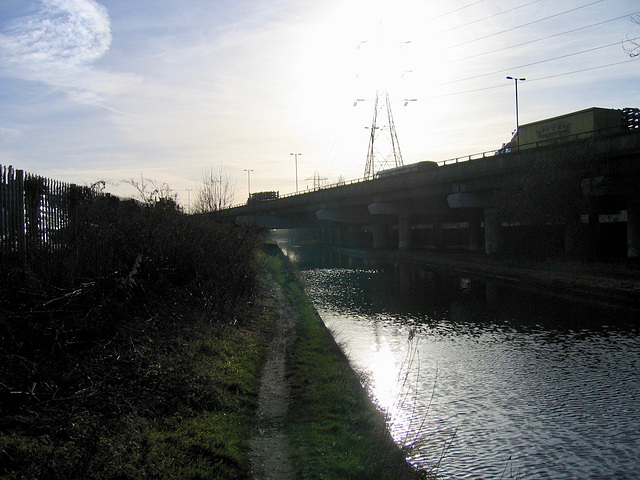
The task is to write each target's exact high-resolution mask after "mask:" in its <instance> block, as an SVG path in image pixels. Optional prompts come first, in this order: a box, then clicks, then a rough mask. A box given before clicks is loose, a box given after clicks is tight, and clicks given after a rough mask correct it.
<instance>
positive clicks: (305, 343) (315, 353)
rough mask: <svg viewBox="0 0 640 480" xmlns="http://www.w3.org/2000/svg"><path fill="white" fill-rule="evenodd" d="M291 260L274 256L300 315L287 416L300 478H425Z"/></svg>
mask: <svg viewBox="0 0 640 480" xmlns="http://www.w3.org/2000/svg"><path fill="white" fill-rule="evenodd" d="M283 262H284V263H285V265H283ZM286 263H287V262H286V259H285V258H283V257H278V256H269V257H268V261H267V265H268V268H269V269H270V270H271V272H272V274H273V276H274V277H275V278H276V279H277V280H278V281H279V282H280V283H281V284H282V286H283V291H284V294H285V296H286V297H287V299H288V301H289V302H290V303H291V304H292V305H293V306H294V309H295V310H296V311H297V312H299V315H300V319H299V323H298V331H297V336H296V340H295V341H294V345H293V348H292V351H291V352H290V365H289V368H290V373H291V377H292V389H291V397H292V398H291V402H290V406H289V413H288V419H287V425H288V427H287V431H288V434H289V436H290V438H291V445H292V446H293V452H292V459H293V462H294V468H295V469H296V473H297V477H296V478H298V479H309V480H315V479H325V480H326V479H336V480H338V479H340V480H344V479H372V480H373V479H376V480H379V479H402V478H414V479H415V478H420V477H419V474H418V473H417V472H415V471H414V470H413V469H412V468H411V467H410V466H409V465H408V463H407V462H406V461H405V459H404V456H403V455H402V453H401V451H400V449H399V448H398V447H397V446H396V445H395V444H394V442H393V440H392V438H391V436H390V435H389V433H388V431H387V429H386V423H385V419H384V416H383V415H382V413H381V412H379V411H378V410H377V409H376V408H375V407H374V405H373V404H372V402H371V400H370V399H369V397H368V395H367V392H366V390H365V389H364V388H363V387H362V385H361V383H360V380H359V378H358V377H357V376H356V374H355V373H354V371H353V370H352V369H351V367H350V365H349V362H348V360H347V358H346V357H345V355H344V354H343V353H342V351H341V350H340V347H339V346H338V345H337V344H336V342H335V340H334V339H333V337H332V336H331V334H330V332H329V331H328V330H327V328H326V327H325V325H324V324H323V322H322V320H321V319H320V317H319V316H318V314H317V312H316V311H315V309H314V308H313V306H312V305H311V303H310V301H309V299H308V298H307V296H306V294H305V293H304V291H303V289H302V288H301V286H300V284H299V283H298V281H297V278H296V275H295V274H294V272H293V270H292V269H291V268H290V267H289V266H287V265H286Z"/></svg>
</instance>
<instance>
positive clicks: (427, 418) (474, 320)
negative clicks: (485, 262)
mask: <svg viewBox="0 0 640 480" xmlns="http://www.w3.org/2000/svg"><path fill="white" fill-rule="evenodd" d="M288 253H289V255H291V258H294V259H298V260H301V257H299V256H298V253H296V252H294V251H293V250H291V249H290V250H289V251H288ZM326 260H327V259H326V257H325V262H323V264H322V265H311V264H308V263H305V262H304V261H301V262H300V267H301V269H302V270H301V277H302V279H303V280H304V282H305V288H306V291H307V293H308V295H309V296H310V298H311V300H312V302H313V303H314V305H315V307H316V309H317V310H318V312H319V314H320V316H321V317H322V319H323V321H324V322H325V324H326V325H327V326H328V327H329V328H330V329H331V331H332V332H333V334H334V336H335V338H336V339H337V341H338V342H339V343H340V344H341V345H342V347H343V349H344V351H345V353H346V354H347V355H348V357H349V359H350V361H351V363H352V365H353V367H354V368H355V369H356V370H357V371H358V372H360V373H361V374H362V375H363V379H364V382H365V383H366V385H367V386H368V388H369V389H370V392H371V395H372V397H373V399H374V401H375V402H376V403H377V404H378V405H379V407H380V408H382V409H383V410H384V411H386V412H387V414H388V417H389V427H390V430H391V432H392V435H393V436H394V438H395V439H396V441H397V442H398V443H399V444H401V445H403V446H405V447H406V448H407V449H408V451H409V457H410V461H411V462H412V463H414V464H416V465H419V466H421V467H423V468H427V469H430V470H432V471H433V472H436V473H437V474H438V475H439V478H446V479H553V480H562V479H612V478H615V479H637V478H639V477H640V473H639V472H640V377H639V374H640V335H639V334H640V331H639V329H638V327H637V325H638V324H636V323H635V318H636V317H638V315H637V312H632V311H629V310H626V309H615V308H607V307H604V306H602V305H590V304H586V303H578V302H573V301H571V300H569V299H558V298H553V297H547V296H542V295H539V294H536V293H533V292H527V291H524V290H513V289H509V288H507V287H506V286H504V285H500V284H495V283H491V282H486V281H483V280H482V279H477V278H459V277H445V276H441V275H435V274H433V273H429V272H421V271H415V270H412V269H411V268H386V267H381V266H372V265H365V264H364V263H360V264H358V262H357V261H356V262H354V260H353V259H350V260H346V259H345V258H340V259H337V260H336V258H335V257H333V258H330V260H329V261H326Z"/></svg>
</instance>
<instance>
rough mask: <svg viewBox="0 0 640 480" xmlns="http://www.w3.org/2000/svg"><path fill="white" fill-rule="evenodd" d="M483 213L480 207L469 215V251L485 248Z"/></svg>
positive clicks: (478, 250) (479, 250)
mask: <svg viewBox="0 0 640 480" xmlns="http://www.w3.org/2000/svg"><path fill="white" fill-rule="evenodd" d="M482 215H483V212H482V210H480V209H477V210H474V211H472V212H471V214H470V215H469V251H470V252H481V251H482V249H483V238H482Z"/></svg>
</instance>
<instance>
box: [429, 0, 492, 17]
mask: <svg viewBox="0 0 640 480" xmlns="http://www.w3.org/2000/svg"><path fill="white" fill-rule="evenodd" d="M482 2H484V0H478V1H477V2H473V3H470V4H468V5H465V6H464V7H460V8H456V9H455V10H451V11H450V12H446V13H442V14H440V15H437V16H435V17H432V18H430V19H429V20H428V21H433V20H437V19H438V18H442V17H446V16H447V15H451V14H452V13H456V12H459V11H461V10H465V9H467V8H469V7H473V6H474V5H477V4H479V3H482Z"/></svg>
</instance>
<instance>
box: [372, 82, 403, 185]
mask: <svg viewBox="0 0 640 480" xmlns="http://www.w3.org/2000/svg"><path fill="white" fill-rule="evenodd" d="M379 114H381V115H380V116H379ZM385 115H386V118H384V117H385ZM380 117H382V118H380ZM402 166H403V163H402V152H401V151H400V143H399V142H398V135H397V134H396V126H395V123H394V122H393V113H392V112H391V102H390V101H389V92H387V91H386V90H385V92H384V94H383V95H381V94H380V93H379V92H376V103H375V107H374V109H373V120H372V122H371V135H370V137H369V149H368V151H367V163H366V165H365V167H364V178H373V177H374V176H375V174H376V173H377V172H379V171H381V170H385V169H387V168H394V167H402Z"/></svg>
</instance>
